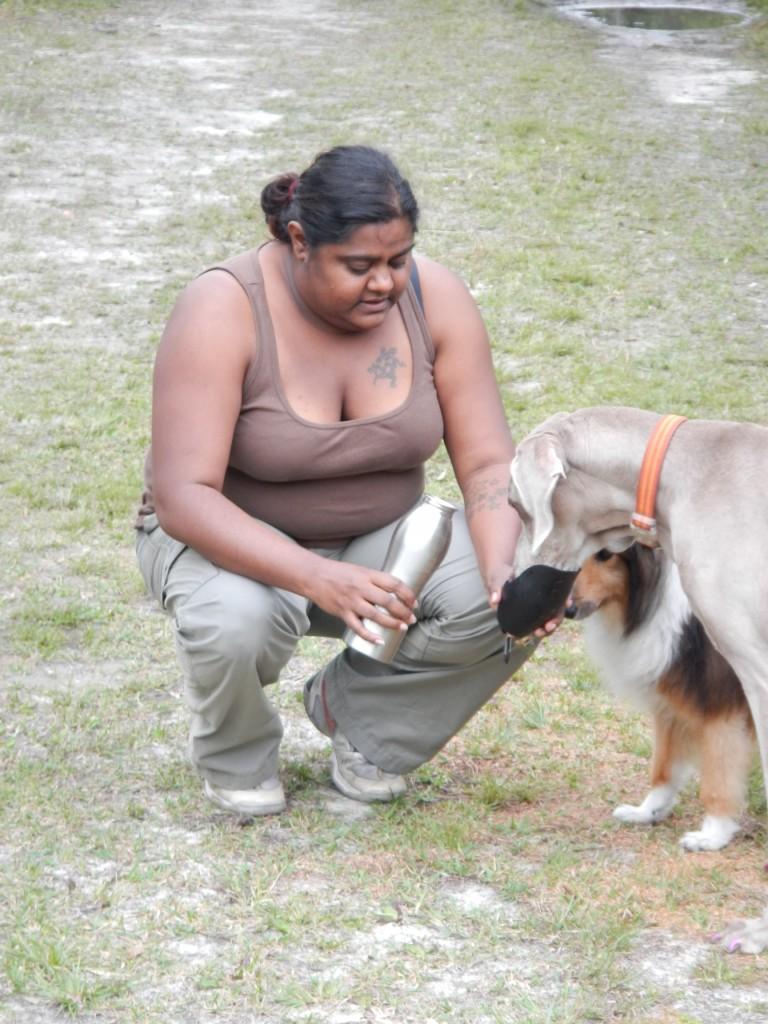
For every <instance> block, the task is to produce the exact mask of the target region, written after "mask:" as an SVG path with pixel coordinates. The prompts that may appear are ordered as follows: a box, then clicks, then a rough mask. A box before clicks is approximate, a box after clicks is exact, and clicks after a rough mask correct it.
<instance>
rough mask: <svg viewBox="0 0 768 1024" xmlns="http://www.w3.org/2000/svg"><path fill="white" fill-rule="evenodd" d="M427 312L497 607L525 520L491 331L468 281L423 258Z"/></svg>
mask: <svg viewBox="0 0 768 1024" xmlns="http://www.w3.org/2000/svg"><path fill="white" fill-rule="evenodd" d="M419 276H420V278H421V282H422V292H423V295H424V312H425V316H426V319H427V323H428V325H429V329H430V333H431V334H432V338H433V341H434V344H435V384H436V387H437V394H438V399H439V401H440V407H441V409H442V413H443V419H444V422H445V445H446V448H447V450H448V455H449V456H450V459H451V463H452V464H453V469H454V472H455V474H456V479H457V481H458V484H459V487H460V488H461V492H462V494H463V496H464V503H465V508H466V514H467V521H468V523H469V530H470V533H471V536H472V542H473V544H474V547H475V552H476V554H477V559H478V564H479V566H480V571H481V573H482V576H483V579H484V581H485V585H486V589H487V591H488V599H489V602H490V604H491V606H492V607H496V605H497V604H498V601H499V596H500V591H501V585H502V583H503V582H504V580H506V579H507V578H508V577H509V576H511V575H512V567H513V563H514V555H515V547H516V545H517V538H518V536H519V533H520V520H519V518H518V516H517V513H516V512H515V511H514V509H512V508H511V507H510V505H509V504H508V502H507V491H508V488H509V464H510V461H511V459H512V456H513V455H514V452H515V445H514V442H513V440H512V437H511V434H510V431H509V427H508V425H507V420H506V416H505V414H504V407H503V405H502V401H501V396H500V394H499V389H498V386H497V383H496V376H495V373H494V369H493V361H492V359H491V348H490V344H489V341H488V333H487V331H486V329H485V325H484V323H483V320H482V317H481V315H480V311H479V310H478V308H477V305H476V303H475V300H474V299H473V298H472V296H471V295H470V293H469V290H468V289H467V287H466V285H465V284H464V282H463V281H462V280H461V279H460V278H459V277H457V276H456V275H455V274H454V273H452V272H451V271H450V270H448V269H447V268H445V267H442V266H440V264H437V263H434V262H433V261H431V260H427V259H424V258H423V257H420V258H419Z"/></svg>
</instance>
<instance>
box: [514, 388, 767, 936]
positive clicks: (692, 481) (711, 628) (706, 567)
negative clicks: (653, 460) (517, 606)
mask: <svg viewBox="0 0 768 1024" xmlns="http://www.w3.org/2000/svg"><path fill="white" fill-rule="evenodd" d="M659 419H660V417H659V416H658V414H656V413H652V412H646V411H643V410H640V409H632V408H626V407H618V406H602V407H597V408H591V409H580V410H578V411H576V412H574V413H570V414H566V413H558V414H557V415H556V416H552V417H550V418H549V419H548V420H545V421H544V423H542V424H540V425H539V426H538V427H536V428H535V429H534V430H533V431H532V432H531V433H530V434H529V435H528V436H527V437H526V438H524V440H523V441H522V442H521V443H520V444H519V445H518V448H517V454H516V456H515V458H514V460H513V461H512V465H511V482H510V487H509V501H510V504H511V505H513V507H514V508H515V509H516V510H517V511H518V513H519V515H520V517H521V519H522V521H523V533H522V535H521V538H520V543H519V544H518V549H517V557H516V563H515V572H516V573H517V574H520V573H521V572H523V570H525V569H527V568H528V567H529V566H531V565H537V564H542V565H548V566H553V567H555V568H557V569H563V570H567V571H574V570H576V569H579V568H580V567H581V565H582V564H583V563H584V561H585V560H586V559H587V558H588V557H589V556H590V555H592V554H594V553H595V552H596V551H598V550H600V549H603V548H605V549H608V550H610V551H622V550H624V549H626V548H627V547H629V545H630V544H631V543H632V542H633V540H635V539H636V536H635V535H633V533H632V532H631V531H630V526H629V523H630V518H631V517H632V514H633V511H634V510H635V492H636V487H637V481H638V477H639V473H640V467H641V464H642V460H643V455H644V452H645V449H646V444H647V442H648V440H649V438H650V436H651V433H652V431H653V429H654V427H655V425H656V424H657V423H658V421H659ZM655 516H656V521H657V529H658V540H657V542H658V544H659V545H660V546H661V547H662V548H663V550H664V551H665V552H666V553H667V554H668V555H669V556H670V557H671V558H672V559H673V561H674V562H675V564H676V565H677V568H678V570H679V573H680V578H681V580H682V584H683V589H684V590H685V593H686V595H687V597H688V600H689V601H690V603H691V607H692V609H693V612H694V614H695V615H696V616H697V617H698V618H699V619H700V620H701V622H702V624H703V625H704V628H705V630H706V631H707V633H708V635H709V637H710V639H711V640H712V642H713V643H714V645H715V646H716V647H717V649H718V650H719V651H720V653H721V654H722V655H723V656H724V657H725V658H726V660H727V661H728V662H729V663H730V664H731V666H732V668H733V669H734V671H735V672H736V675H737V676H738V677H739V679H740V680H741V683H742V685H743V687H744V691H745V693H746V695H747V699H748V701H749V705H750V709H751V712H752V717H753V719H754V722H755V727H756V729H757V737H758V742H759V745H760V755H761V760H762V767H763V778H764V781H765V784H766V793H767V795H768V428H765V427H758V426H754V425H751V424H747V423H729V422H719V421H713V420H692V421H687V422H685V423H684V424H682V426H680V428H679V429H678V430H677V432H676V433H675V434H674V437H673V438H672V440H671V443H670V446H669V450H668V452H667V455H666V458H665V461H664V463H663V468H662V472H661V479H660V484H659V488H658V493H657V498H656V511H655ZM719 938H720V939H721V941H722V943H723V945H724V946H726V948H728V949H729V950H736V949H739V950H741V951H743V952H747V953H756V952H760V951H761V950H763V949H765V948H766V946H768V909H766V911H765V913H764V915H763V917H761V918H757V919H753V920H750V921H745V922H739V923H738V924H735V925H733V926H730V927H729V928H728V929H727V930H726V932H725V933H724V934H723V935H722V936H720V937H719Z"/></svg>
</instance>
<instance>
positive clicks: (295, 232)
mask: <svg viewBox="0 0 768 1024" xmlns="http://www.w3.org/2000/svg"><path fill="white" fill-rule="evenodd" d="M287 231H288V236H289V238H290V240H291V250H292V252H293V255H294V256H295V257H296V259H297V260H301V261H304V260H306V258H307V256H308V254H309V245H308V243H307V238H306V235H305V234H304V228H303V227H302V226H301V224H299V222H298V221H297V220H289V221H288V224H287Z"/></svg>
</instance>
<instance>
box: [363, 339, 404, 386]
mask: <svg viewBox="0 0 768 1024" xmlns="http://www.w3.org/2000/svg"><path fill="white" fill-rule="evenodd" d="M398 366H405V363H403V362H401V361H400V360H399V359H398V358H397V350H396V349H395V347H394V346H392V348H383V349H382V350H381V352H379V354H378V356H377V357H376V359H375V360H374V361H373V362H372V363H371V365H370V366H369V367H368V373H370V374H371V375H372V376H373V383H374V384H377V383H378V382H379V381H380V380H388V381H389V386H390V387H391V388H394V387H397V368H398Z"/></svg>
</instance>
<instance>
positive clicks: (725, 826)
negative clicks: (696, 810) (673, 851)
mask: <svg viewBox="0 0 768 1024" xmlns="http://www.w3.org/2000/svg"><path fill="white" fill-rule="evenodd" d="M739 829H740V826H739V823H738V822H736V821H734V820H733V818H727V817H717V816H715V815H714V814H708V815H706V817H705V818H704V821H703V822H702V823H701V828H700V829H699V831H698V832H686V833H685V835H684V836H683V838H682V839H681V840H680V845H681V846H682V847H683V849H685V850H690V851H691V852H692V853H699V852H701V851H703V850H722V849H723V847H724V846H727V845H728V843H730V841H731V840H732V839H733V837H734V836H735V835H736V833H737V832H738V831H739Z"/></svg>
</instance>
